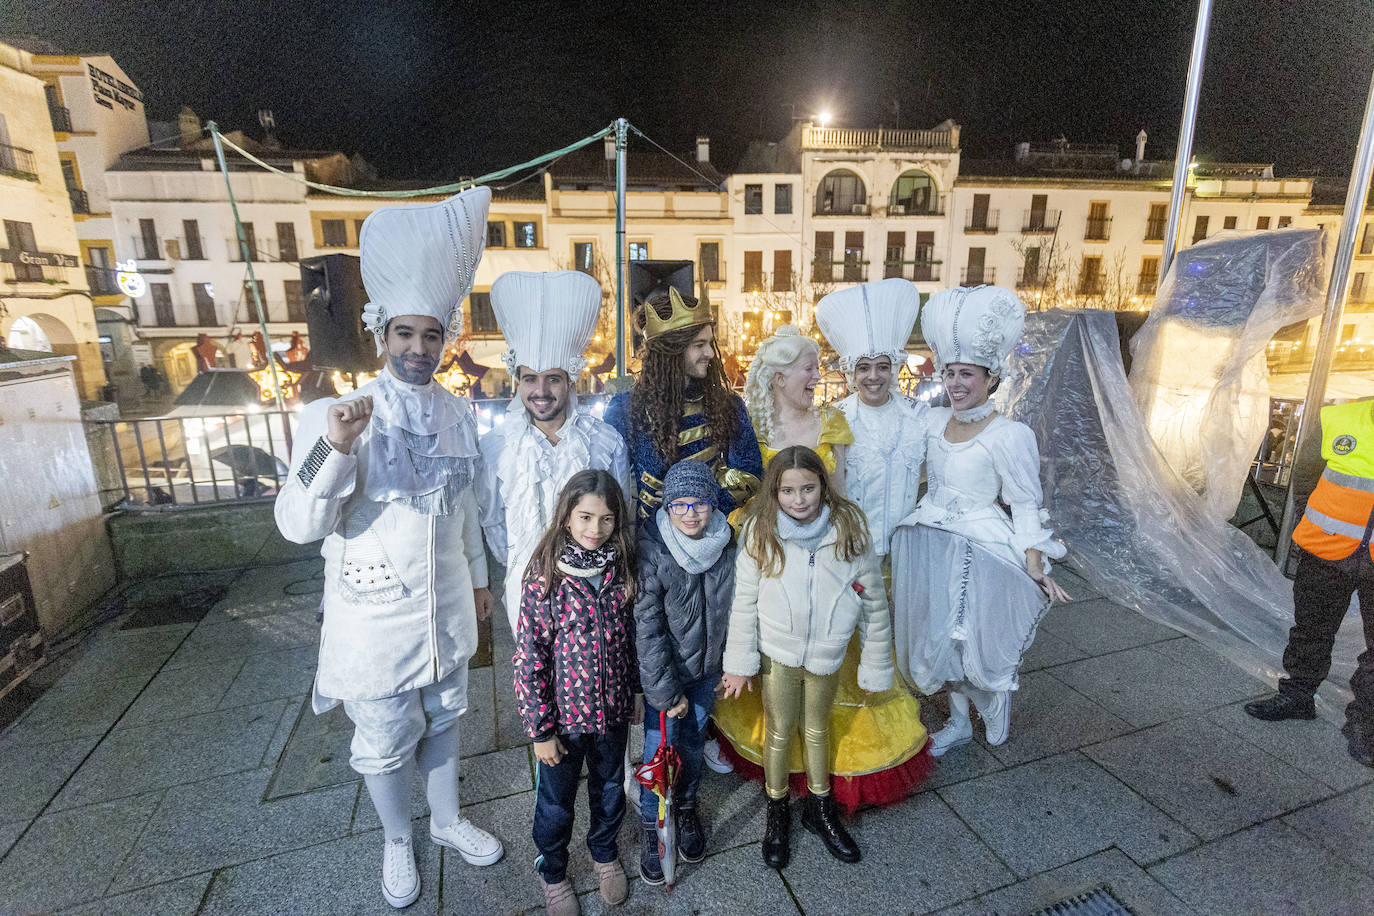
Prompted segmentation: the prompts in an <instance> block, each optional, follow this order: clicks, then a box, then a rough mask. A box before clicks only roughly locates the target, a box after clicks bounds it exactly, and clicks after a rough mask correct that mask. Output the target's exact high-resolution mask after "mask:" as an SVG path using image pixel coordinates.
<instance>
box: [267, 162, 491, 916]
mask: <svg viewBox="0 0 1374 916" xmlns="http://www.w3.org/2000/svg"><path fill="white" fill-rule="evenodd" d="M490 202H491V191H490V190H488V189H487V188H475V189H473V190H471V191H467V192H464V193H463V194H459V195H458V196H456V197H451V198H449V199H448V200H445V201H441V202H439V203H433V204H416V205H408V206H395V207H383V208H382V209H380V210H377V211H376V212H374V213H373V214H372V215H371V216H369V217H368V218H367V220H366V221H365V222H364V223H363V228H362V233H361V237H360V239H359V248H360V250H361V253H362V276H363V282H364V283H365V284H366V286H367V291H368V295H369V296H370V298H371V301H370V302H369V303H368V304H367V306H366V308H365V309H364V310H363V320H364V323H365V324H366V326H367V327H368V329H369V330H371V331H372V333H373V334H374V335H375V336H376V338H377V349H378V353H379V354H380V353H382V352H385V353H386V355H387V364H386V366H385V368H383V370H382V372H381V374H380V375H378V377H377V378H376V380H374V381H372V382H369V383H368V384H366V385H364V386H362V387H361V388H359V389H358V390H357V391H354V392H352V393H350V394H348V395H345V396H344V397H342V398H338V399H334V398H326V399H321V400H318V401H315V402H314V403H312V404H310V405H309V406H307V407H306V408H305V410H304V411H302V413H301V418H300V426H299V428H298V431H297V434H296V440H295V449H294V452H295V454H294V456H293V460H292V463H291V464H292V466H291V471H290V474H289V475H288V477H287V480H286V483H285V484H284V485H283V486H282V488H281V492H280V493H279V494H278V495H277V503H276V509H275V512H276V519H277V527H278V529H280V531H281V533H282V535H283V536H284V537H286V538H287V539H288V540H290V541H294V542H296V543H299V544H304V543H308V542H310V541H314V540H318V539H320V538H323V539H324V545H323V547H322V549H321V551H320V552H321V553H322V554H323V556H324V560H325V568H324V601H323V609H324V628H323V631H322V632H321V634H320V660H319V668H318V670H317V671H316V675H315V689H314V708H315V711H316V712H317V713H319V712H324V711H325V710H327V709H330V708H333V707H334V706H337V705H338V704H339V703H340V702H342V703H343V706H344V710H345V711H346V712H347V713H348V717H349V718H350V719H352V720H353V723H354V726H355V729H354V733H353V743H352V755H351V757H350V759H349V763H350V764H351V765H352V767H353V769H354V770H356V771H357V772H359V773H361V774H362V775H363V781H364V782H365V783H366V785H367V791H368V795H369V796H370V797H371V799H372V803H373V805H374V806H375V807H376V809H377V814H378V816H379V817H380V819H381V822H382V827H383V833H384V835H385V838H386V840H385V843H384V846H383V856H382V894H383V896H384V897H385V898H386V901H387V902H388V903H390V904H391V905H392V906H395V907H403V906H407V905H409V904H410V903H412V902H414V900H415V899H416V897H418V896H419V894H420V876H419V872H418V870H417V869H416V866H415V856H414V852H413V850H412V848H411V806H410V792H411V786H412V784H413V782H414V779H415V776H414V773H415V769H416V766H417V765H418V768H419V771H420V775H421V776H422V777H423V779H424V783H425V794H426V797H427V799H428V801H429V809H430V822H429V835H430V838H431V839H432V840H433V841H434V842H435V843H438V844H440V845H443V846H449V847H451V848H453V849H456V850H457V851H458V852H459V853H460V854H461V855H462V857H463V858H464V859H466V860H467V861H468V862H469V863H471V864H473V865H490V864H492V863H494V862H496V861H497V860H498V859H500V858H501V854H502V847H501V843H500V841H499V840H497V839H496V838H495V837H493V836H492V835H491V834H489V833H487V832H486V831H484V830H481V829H479V828H477V827H476V826H474V825H473V824H472V822H471V821H469V820H468V819H467V818H465V817H463V816H462V815H461V814H460V813H459V807H458V717H459V716H461V715H462V714H463V713H464V712H465V711H466V710H467V670H468V659H469V658H470V657H471V656H472V654H473V652H474V651H476V649H477V620H478V618H479V617H480V618H485V617H486V616H487V615H488V614H489V613H490V612H491V592H489V591H488V590H487V567H486V556H485V554H484V553H483V551H482V535H481V530H480V526H479V522H478V514H477V501H476V499H475V497H474V495H473V488H472V485H471V484H472V481H473V476H474V473H475V470H476V465H477V462H478V447H477V424H476V421H475V418H474V417H473V413H472V407H471V406H470V405H469V404H468V402H467V400H466V399H464V398H457V397H454V396H453V395H452V394H450V393H449V392H448V391H446V390H445V389H444V388H443V387H441V386H440V385H439V384H438V383H437V382H435V381H434V380H433V375H434V370H435V369H436V368H437V367H438V365H439V358H440V356H441V355H442V353H443V350H444V343H445V338H446V337H448V338H452V337H454V336H456V333H457V330H458V329H459V328H460V327H461V322H462V314H461V310H460V306H461V304H462V301H463V299H464V297H466V296H467V295H468V293H469V291H470V290H471V289H472V280H473V275H474V274H475V273H476V271H477V262H478V260H479V259H480V258H481V257H482V248H483V244H484V240H485V238H486V235H485V233H486V218H487V208H488V206H489V205H490ZM435 880H436V881H437V880H438V876H437V875H436V876H435Z"/></svg>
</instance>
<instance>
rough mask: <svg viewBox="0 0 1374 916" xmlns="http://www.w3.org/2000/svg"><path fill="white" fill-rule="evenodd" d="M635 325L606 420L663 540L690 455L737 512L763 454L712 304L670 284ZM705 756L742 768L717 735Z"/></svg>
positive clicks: (719, 768)
mask: <svg viewBox="0 0 1374 916" xmlns="http://www.w3.org/2000/svg"><path fill="white" fill-rule="evenodd" d="M686 285H687V288H688V289H689V290H690V289H691V281H690V279H689V280H688V281H687V284H686ZM635 323H636V327H637V328H638V329H639V330H640V331H641V332H642V333H643V334H644V354H643V357H642V362H641V368H640V373H639V378H638V379H637V380H636V381H635V386H634V387H633V388H631V389H630V390H629V391H628V392H621V393H620V394H618V395H616V396H615V397H614V398H613V399H612V400H611V403H610V406H609V407H607V409H606V422H607V423H609V424H611V426H613V427H615V428H616V430H617V431H618V432H619V433H620V435H622V436H623V437H624V438H625V444H626V445H628V446H629V450H630V476H631V478H632V479H633V480H634V484H635V499H634V513H635V516H636V517H637V519H638V521H639V528H640V533H641V535H642V536H645V537H648V538H658V537H659V534H658V530H657V525H656V524H655V522H654V516H655V514H656V513H657V512H658V508H659V506H660V505H661V504H662V502H663V480H664V478H665V477H666V476H667V474H668V468H670V467H672V466H673V465H674V464H676V463H677V462H679V461H682V460H684V459H686V458H693V459H695V460H697V461H701V462H704V463H705V464H707V465H708V466H709V467H710V468H711V473H712V474H713V475H714V476H715V478H716V481H717V482H718V483H719V484H720V489H721V493H720V496H719V499H720V505H718V506H715V507H714V508H716V509H718V510H720V511H721V512H723V513H724V514H725V515H729V514H730V512H731V511H733V510H734V509H735V508H736V507H738V506H742V505H743V504H744V503H745V501H747V500H748V499H749V497H750V496H753V495H754V493H755V492H756V491H757V490H758V488H759V479H760V478H761V477H762V476H763V456H762V455H761V454H760V453H759V440H758V438H757V437H756V436H755V435H754V427H753V425H752V424H751V423H750V422H749V414H748V412H747V411H746V410H745V408H744V401H743V400H741V399H740V397H739V395H737V394H735V393H734V392H733V391H731V390H730V383H729V382H728V381H727V380H726V378H725V367H724V365H722V363H721V359H720V351H719V350H718V349H717V348H716V337H715V323H714V322H713V321H712V319H711V314H710V310H709V308H707V307H706V306H705V305H702V304H699V303H698V302H697V300H696V299H694V298H692V297H691V296H684V295H682V293H681V292H680V291H679V290H678V289H677V288H676V287H673V286H668V287H667V288H660V289H657V290H654V291H653V292H650V293H649V294H648V295H647V296H645V297H644V305H643V307H642V310H641V311H640V312H639V313H638V314H637V315H636V320H635ZM704 759H705V761H706V765H707V766H709V767H710V768H711V769H713V770H715V771H716V772H717V773H729V772H730V771H731V770H732V769H734V767H733V766H732V765H731V764H730V762H729V761H728V760H726V759H725V758H723V757H722V756H721V752H720V745H719V744H718V743H717V742H716V741H715V740H714V739H712V740H710V741H707V742H706V745H705V753H704Z"/></svg>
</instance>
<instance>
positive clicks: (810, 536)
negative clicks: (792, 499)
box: [778, 506, 830, 551]
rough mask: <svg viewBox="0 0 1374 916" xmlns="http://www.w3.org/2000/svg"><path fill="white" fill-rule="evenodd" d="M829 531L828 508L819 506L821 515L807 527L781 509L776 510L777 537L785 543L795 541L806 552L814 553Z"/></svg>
mask: <svg viewBox="0 0 1374 916" xmlns="http://www.w3.org/2000/svg"><path fill="white" fill-rule="evenodd" d="M829 529H830V507H829V506H821V514H820V515H817V516H816V517H815V518H813V519H812V520H811V522H810V524H807V525H803V524H802V523H801V522H799V521H797V520H796V519H795V518H793V517H792V516H790V515H788V514H787V513H786V512H784V511H782V510H781V509H779V510H778V537H780V538H782V539H783V540H785V541H796V542H797V543H798V544H801V545H802V546H803V547H805V548H806V549H807V550H811V551H814V550H815V549H816V547H817V545H819V544H820V542H821V538H823V537H825V533H826V531H828V530H829Z"/></svg>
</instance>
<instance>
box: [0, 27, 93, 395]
mask: <svg viewBox="0 0 1374 916" xmlns="http://www.w3.org/2000/svg"><path fill="white" fill-rule="evenodd" d="M0 220H2V221H3V226H4V233H5V234H4V237H3V238H0V306H3V308H0V336H3V338H4V339H5V340H6V342H7V343H8V344H9V345H10V346H12V347H16V348H20V349H27V350H46V351H50V352H53V353H58V354H63V355H69V356H75V357H76V363H75V365H74V370H75V373H76V383H77V389H78V391H79V393H80V395H81V397H83V398H87V399H95V398H98V397H99V395H100V393H101V389H102V388H103V387H104V385H105V382H106V378H105V369H104V363H103V361H102V359H101V354H100V344H99V340H98V338H99V336H100V335H99V333H98V331H97V328H96V323H95V311H94V309H93V307H92V302H91V293H90V289H89V287H88V285H87V281H86V273H85V271H84V270H83V269H82V263H81V246H80V242H79V240H78V238H77V233H76V224H75V222H74V221H73V219H72V200H71V196H70V195H69V194H68V190H67V182H66V181H65V180H64V178H63V164H62V160H61V158H60V157H59V155H58V147H57V140H56V138H55V136H54V133H53V122H52V116H51V114H50V112H49V108H48V94H47V92H46V90H45V83H44V81H43V79H42V78H41V77H40V76H39V68H38V66H37V65H36V64H35V61H34V55H32V54H30V53H29V52H27V51H23V50H20V49H18V48H14V47H11V46H9V45H4V44H0Z"/></svg>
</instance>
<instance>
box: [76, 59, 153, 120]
mask: <svg viewBox="0 0 1374 916" xmlns="http://www.w3.org/2000/svg"><path fill="white" fill-rule="evenodd" d="M86 72H87V73H89V74H90V75H91V92H92V93H93V94H94V95H95V103H96V104H97V105H100V106H102V107H104V108H111V109H113V108H114V107H115V106H116V105H120V106H122V107H124V108H125V109H127V110H128V111H133V110H134V106H135V105H136V104H139V103H141V102H142V101H143V93H141V92H139V91H138V89H137V88H135V87H134V86H130V85H129V84H128V83H126V82H124V81H123V80H121V79H117V78H116V77H114V76H112V75H111V74H109V73H106V72H105V71H104V70H101V69H100V68H99V67H97V66H96V65H95V64H92V63H90V62H87V64H86Z"/></svg>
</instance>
